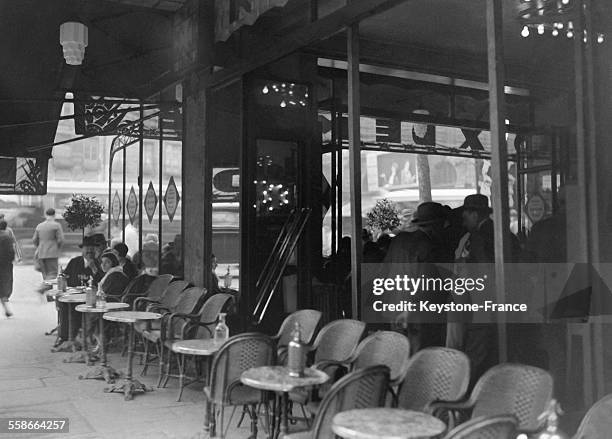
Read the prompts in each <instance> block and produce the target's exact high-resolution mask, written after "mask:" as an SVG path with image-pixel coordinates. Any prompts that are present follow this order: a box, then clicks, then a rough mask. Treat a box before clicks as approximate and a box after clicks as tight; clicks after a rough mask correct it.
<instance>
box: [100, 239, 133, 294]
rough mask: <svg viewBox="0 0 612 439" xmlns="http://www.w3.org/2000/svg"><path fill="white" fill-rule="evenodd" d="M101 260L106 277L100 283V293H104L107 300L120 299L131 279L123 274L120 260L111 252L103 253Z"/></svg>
mask: <svg viewBox="0 0 612 439" xmlns="http://www.w3.org/2000/svg"><path fill="white" fill-rule="evenodd" d="M100 260H101V262H100V265H101V266H102V271H103V272H104V277H102V279H101V280H100V282H98V291H101V292H102V293H104V295H105V296H106V298H107V300H108V298H111V299H112V298H115V299H120V298H121V296H122V295H123V291H124V290H125V287H127V285H128V283H129V279H128V277H127V276H126V275H125V273H124V272H123V267H121V265H119V258H118V257H117V255H116V254H115V253H113V251H110V250H109V251H105V252H104V253H102V256H100Z"/></svg>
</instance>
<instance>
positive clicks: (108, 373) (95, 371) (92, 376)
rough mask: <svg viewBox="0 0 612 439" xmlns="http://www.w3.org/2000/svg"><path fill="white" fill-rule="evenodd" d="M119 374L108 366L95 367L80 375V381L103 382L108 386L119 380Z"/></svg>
mask: <svg viewBox="0 0 612 439" xmlns="http://www.w3.org/2000/svg"><path fill="white" fill-rule="evenodd" d="M120 377H121V374H120V373H119V372H117V371H116V370H115V369H113V368H112V367H110V366H101V365H100V366H95V367H94V368H92V369H89V370H88V371H87V372H85V373H84V374H82V375H79V379H80V380H104V381H106V382H107V383H108V384H115V379H117V378H120Z"/></svg>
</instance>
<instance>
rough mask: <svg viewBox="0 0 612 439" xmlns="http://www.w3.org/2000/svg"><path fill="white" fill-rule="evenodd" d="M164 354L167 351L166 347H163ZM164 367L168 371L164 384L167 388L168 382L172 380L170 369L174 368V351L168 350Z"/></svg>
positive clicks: (165, 372)
mask: <svg viewBox="0 0 612 439" xmlns="http://www.w3.org/2000/svg"><path fill="white" fill-rule="evenodd" d="M161 350H162V352H163V351H165V349H164V347H163V346H161ZM164 358H165V360H164V366H165V368H166V370H165V371H164V382H163V383H162V387H163V388H166V386H167V385H168V380H169V379H170V369H171V368H172V350H170V349H168V352H166V355H164Z"/></svg>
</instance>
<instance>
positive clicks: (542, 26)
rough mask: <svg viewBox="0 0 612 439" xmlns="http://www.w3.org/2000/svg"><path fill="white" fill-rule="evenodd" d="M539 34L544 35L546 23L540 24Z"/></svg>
mask: <svg viewBox="0 0 612 439" xmlns="http://www.w3.org/2000/svg"><path fill="white" fill-rule="evenodd" d="M538 34H540V35H544V25H543V24H538Z"/></svg>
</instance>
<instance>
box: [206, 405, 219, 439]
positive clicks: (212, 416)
mask: <svg viewBox="0 0 612 439" xmlns="http://www.w3.org/2000/svg"><path fill="white" fill-rule="evenodd" d="M208 428H209V431H210V437H211V438H214V437H216V436H217V407H216V406H215V403H214V402H210V404H209V406H208Z"/></svg>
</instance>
